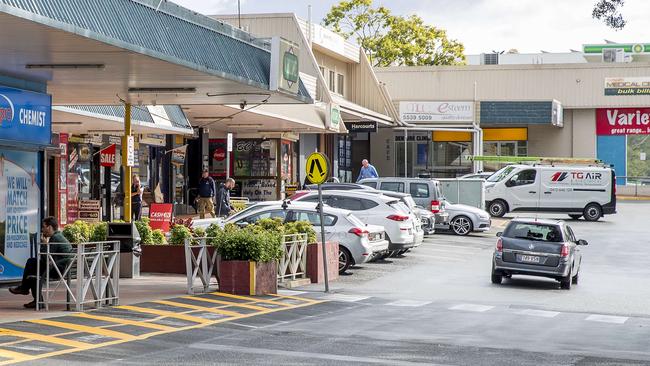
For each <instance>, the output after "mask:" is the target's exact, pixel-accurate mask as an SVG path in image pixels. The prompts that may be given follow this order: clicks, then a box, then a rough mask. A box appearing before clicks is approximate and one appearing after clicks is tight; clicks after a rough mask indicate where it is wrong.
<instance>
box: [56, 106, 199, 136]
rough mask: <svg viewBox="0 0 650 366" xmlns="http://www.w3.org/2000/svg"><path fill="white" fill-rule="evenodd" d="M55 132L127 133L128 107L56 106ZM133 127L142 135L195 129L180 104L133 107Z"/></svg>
mask: <svg viewBox="0 0 650 366" xmlns="http://www.w3.org/2000/svg"><path fill="white" fill-rule="evenodd" d="M52 110H53V113H52V130H53V132H55V133H61V132H65V133H69V134H77V135H81V134H103V133H105V134H110V135H120V134H122V133H123V132H124V111H125V109H124V106H122V105H113V106H80V105H75V106H55V107H52ZM131 124H132V129H133V132H134V133H138V134H159V135H166V134H173V135H192V134H193V133H194V131H193V129H192V126H191V125H190V123H189V121H188V120H187V118H186V117H185V114H184V113H183V110H182V109H181V108H180V107H179V106H177V105H164V106H132V107H131Z"/></svg>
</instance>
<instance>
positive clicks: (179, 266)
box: [136, 219, 192, 274]
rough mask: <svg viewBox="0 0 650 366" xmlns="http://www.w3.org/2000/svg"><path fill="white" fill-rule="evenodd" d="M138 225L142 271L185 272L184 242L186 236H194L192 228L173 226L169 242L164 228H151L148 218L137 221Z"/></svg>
mask: <svg viewBox="0 0 650 366" xmlns="http://www.w3.org/2000/svg"><path fill="white" fill-rule="evenodd" d="M136 226H137V228H138V231H139V232H140V236H141V237H142V245H141V247H142V257H141V258H140V271H141V272H150V273H171V274H185V271H186V270H185V261H184V260H183V258H185V247H184V244H185V238H191V237H192V231H191V229H190V228H188V227H186V226H185V225H174V226H172V229H171V231H170V237H169V242H168V241H167V238H166V237H165V233H164V232H163V231H162V230H160V229H156V230H152V229H151V226H149V220H148V219H143V220H140V221H136ZM143 232H144V234H143Z"/></svg>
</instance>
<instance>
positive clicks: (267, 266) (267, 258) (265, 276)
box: [209, 222, 284, 295]
mask: <svg viewBox="0 0 650 366" xmlns="http://www.w3.org/2000/svg"><path fill="white" fill-rule="evenodd" d="M267 224H269V225H272V226H266V225H267ZM273 227H275V226H274V224H271V223H264V222H263V223H261V224H255V225H248V226H246V227H244V228H237V227H234V226H227V227H226V228H224V230H217V229H215V228H211V230H209V233H210V234H211V235H210V236H212V237H213V238H214V239H213V240H212V243H213V244H214V245H216V247H217V249H218V250H219V254H220V260H219V266H218V268H219V276H218V278H219V291H222V292H226V293H231V294H236V295H265V294H275V293H277V289H278V287H277V271H278V269H277V261H278V259H280V258H281V257H282V255H283V251H282V233H283V232H284V230H283V229H280V227H279V226H278V227H275V229H273ZM269 229H270V230H269Z"/></svg>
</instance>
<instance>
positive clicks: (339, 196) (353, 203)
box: [291, 190, 424, 252]
mask: <svg viewBox="0 0 650 366" xmlns="http://www.w3.org/2000/svg"><path fill="white" fill-rule="evenodd" d="M291 199H292V201H293V200H296V201H299V202H305V201H307V202H318V193H317V192H314V191H307V192H305V191H302V192H297V193H296V194H295V195H294V196H292V197H291ZM323 202H324V203H325V204H326V205H328V206H330V207H336V208H342V209H346V210H350V211H352V212H353V213H354V215H355V216H357V217H358V218H359V219H361V221H362V222H364V223H367V224H372V225H380V226H383V227H384V229H385V230H386V237H387V239H388V242H389V245H388V250H389V251H391V252H396V251H400V250H404V249H410V248H413V247H415V246H417V245H419V244H420V243H422V240H423V239H424V232H423V231H422V228H421V227H420V224H419V222H418V220H417V217H415V215H413V214H410V213H408V212H407V211H408V210H407V209H406V208H405V206H404V204H402V203H401V202H400V201H399V200H397V199H395V198H392V197H388V196H385V195H382V194H376V193H366V192H362V191H360V190H356V191H335V190H333V191H326V192H323Z"/></svg>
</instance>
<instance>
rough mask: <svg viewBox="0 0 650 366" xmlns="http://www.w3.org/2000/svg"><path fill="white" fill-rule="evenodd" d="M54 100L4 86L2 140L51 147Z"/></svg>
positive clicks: (0, 111)
mask: <svg viewBox="0 0 650 366" xmlns="http://www.w3.org/2000/svg"><path fill="white" fill-rule="evenodd" d="M51 136H52V98H51V97H50V96H49V95H48V94H42V93H35V92H30V91H26V90H20V89H14V88H7V87H2V86H0V140H8V141H17V142H23V143H28V144H34V145H49V144H50V140H51Z"/></svg>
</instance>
